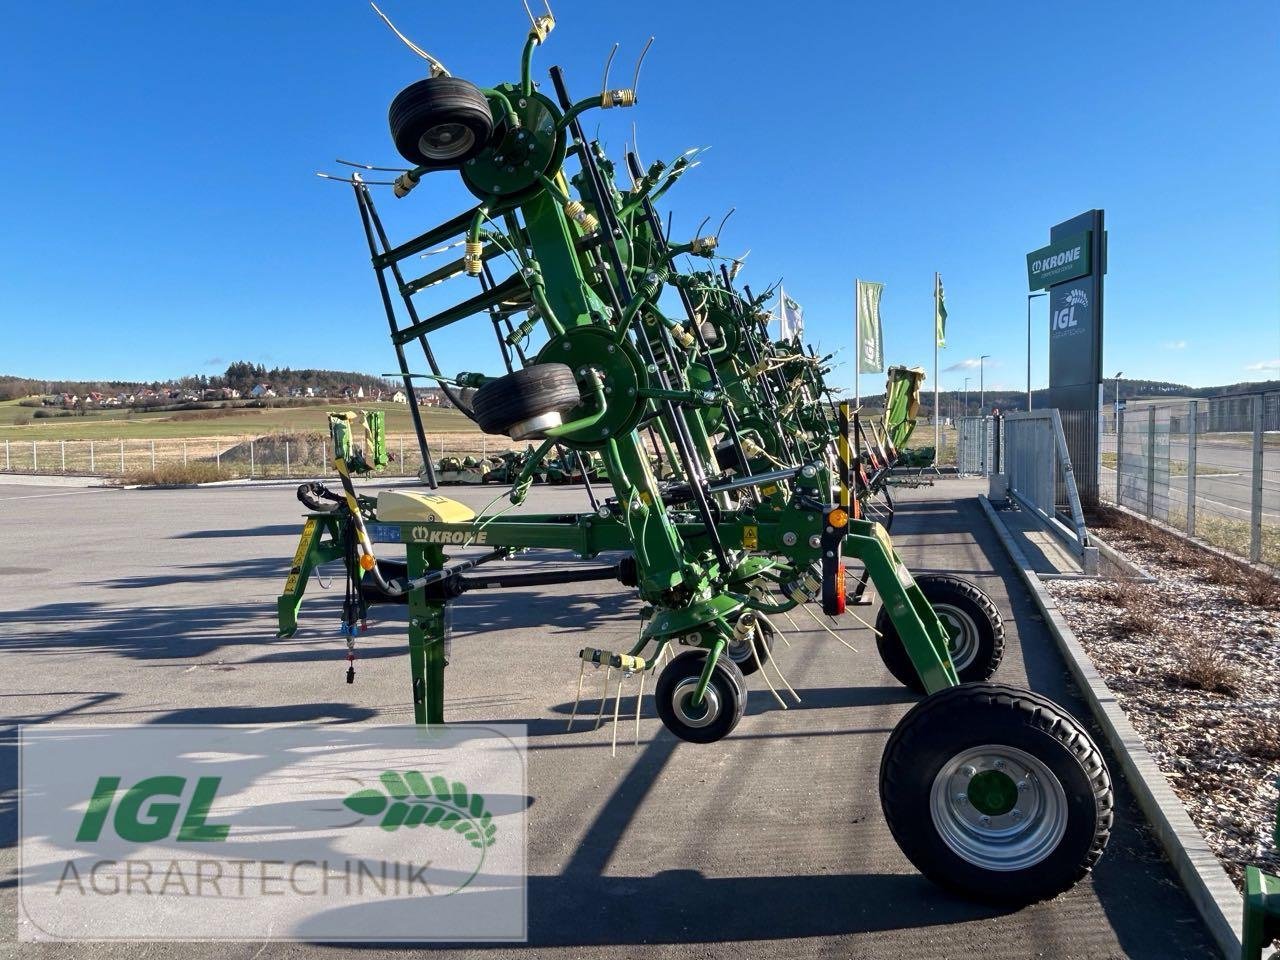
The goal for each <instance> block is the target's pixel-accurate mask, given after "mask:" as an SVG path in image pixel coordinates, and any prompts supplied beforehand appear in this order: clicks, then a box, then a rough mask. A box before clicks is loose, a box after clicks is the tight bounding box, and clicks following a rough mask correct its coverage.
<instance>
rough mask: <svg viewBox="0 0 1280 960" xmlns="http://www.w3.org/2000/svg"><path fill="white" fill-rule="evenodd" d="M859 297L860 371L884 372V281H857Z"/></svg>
mask: <svg viewBox="0 0 1280 960" xmlns="http://www.w3.org/2000/svg"><path fill="white" fill-rule="evenodd" d="M855 287H856V293H857V299H858V311H857V312H858V316H857V324H858V372H859V373H883V372H884V337H883V336H882V334H881V330H880V294H881V292H882V291H883V290H884V284H883V283H868V282H867V281H865V280H858V281H856V283H855Z"/></svg>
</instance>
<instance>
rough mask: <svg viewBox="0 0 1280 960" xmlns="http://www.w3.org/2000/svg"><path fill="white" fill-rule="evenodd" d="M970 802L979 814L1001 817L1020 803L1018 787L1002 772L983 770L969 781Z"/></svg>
mask: <svg viewBox="0 0 1280 960" xmlns="http://www.w3.org/2000/svg"><path fill="white" fill-rule="evenodd" d="M968 794H969V802H970V803H971V804H973V808H974V809H975V810H977V811H978V812H979V813H985V814H987V816H991V817H1000V816H1003V815H1004V814H1006V813H1008V812H1009V811H1010V810H1012V809H1013V808H1014V807H1015V806H1016V805H1017V803H1018V785H1017V784H1016V783H1014V782H1013V778H1012V777H1010V776H1009V775H1008V774H1007V773H1004V772H1002V771H1000V770H983V771H981V772H980V773H976V774H974V776H973V779H972V780H970V781H969V789H968Z"/></svg>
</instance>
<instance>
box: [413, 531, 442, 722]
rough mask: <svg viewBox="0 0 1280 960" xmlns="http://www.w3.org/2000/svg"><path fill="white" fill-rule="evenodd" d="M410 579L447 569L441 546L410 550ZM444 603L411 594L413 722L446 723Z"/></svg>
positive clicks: (417, 591)
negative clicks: (429, 600)
mask: <svg viewBox="0 0 1280 960" xmlns="http://www.w3.org/2000/svg"><path fill="white" fill-rule="evenodd" d="M408 561H409V577H410V578H416V577H420V576H422V575H423V574H424V573H426V572H427V571H428V570H439V569H441V568H442V567H443V566H444V552H443V551H442V550H441V549H440V548H439V547H429V546H410V547H409V548H408ZM444 614H445V604H444V603H428V602H427V600H426V598H425V592H424V591H422V590H415V591H413V593H411V594H410V595H409V669H410V673H411V678H412V683H413V722H414V723H416V724H420V725H430V724H441V723H444V640H445V636H444V632H445V625H444Z"/></svg>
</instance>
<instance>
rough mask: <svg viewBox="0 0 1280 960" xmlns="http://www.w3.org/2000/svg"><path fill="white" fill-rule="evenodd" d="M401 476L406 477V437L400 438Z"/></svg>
mask: <svg viewBox="0 0 1280 960" xmlns="http://www.w3.org/2000/svg"><path fill="white" fill-rule="evenodd" d="M400 476H402V477H403V476H404V437H401V438H400Z"/></svg>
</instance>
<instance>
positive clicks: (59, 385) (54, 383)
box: [0, 360, 397, 400]
mask: <svg viewBox="0 0 1280 960" xmlns="http://www.w3.org/2000/svg"><path fill="white" fill-rule="evenodd" d="M258 384H266V385H269V386H270V387H272V388H273V389H274V390H275V392H276V393H277V394H279V395H280V396H287V395H288V393H289V391H290V390H292V389H293V388H295V387H297V388H300V389H306V388H307V387H312V388H313V389H314V391H315V393H316V394H317V395H321V396H323V395H337V394H339V393H340V392H341V391H342V390H343V389H344V388H345V387H363V388H364V389H365V391H366V392H367V391H370V390H382V391H387V392H390V391H394V390H396V389H397V384H396V383H395V382H393V381H391V380H388V379H387V378H385V377H375V376H373V375H372V374H368V373H354V372H351V371H344V370H311V369H304V370H294V369H292V368H290V367H271V368H270V369H268V368H266V367H264V366H263V365H262V364H260V363H257V364H255V363H249V362H248V361H247V360H237V361H236V362H234V363H231V364H228V366H227V369H226V371H225V372H223V373H221V374H215V375H213V376H207V375H205V374H197V375H193V376H187V377H179V378H178V379H176V380H151V381H135V380H38V379H35V378H33V377H17V376H3V375H0V400H16V399H18V398H20V397H28V396H31V395H32V394H51V393H73V394H85V393H89V392H91V391H97V392H100V393H106V394H113V395H114V394H117V393H122V392H123V393H134V392H136V391H138V390H141V389H144V388H150V389H152V390H161V389H164V388H171V389H177V390H191V391H195V392H200V391H203V390H207V389H210V388H213V389H217V388H220V387H229V388H231V389H233V390H239V391H240V392H241V393H242V394H244V395H246V396H247V395H248V393H249V391H250V390H252V389H253V388H254V387H255V386H257V385H258Z"/></svg>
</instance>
